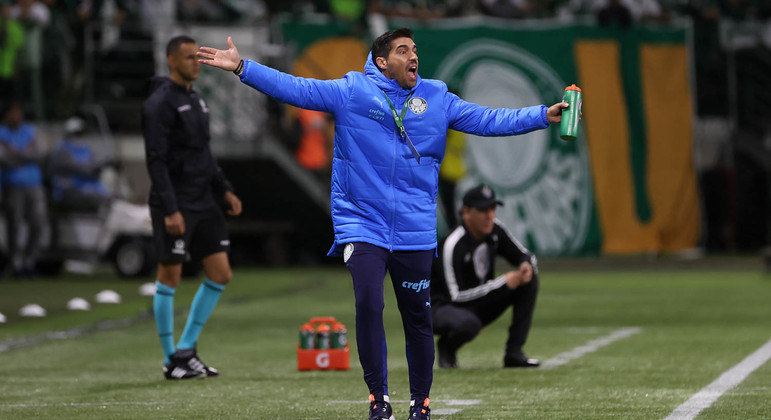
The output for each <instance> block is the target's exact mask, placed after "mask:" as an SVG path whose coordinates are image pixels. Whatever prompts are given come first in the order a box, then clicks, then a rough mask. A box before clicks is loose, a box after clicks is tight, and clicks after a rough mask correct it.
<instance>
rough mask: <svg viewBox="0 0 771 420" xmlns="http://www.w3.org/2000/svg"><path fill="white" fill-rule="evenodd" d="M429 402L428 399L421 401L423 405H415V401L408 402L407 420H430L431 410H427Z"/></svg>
mask: <svg viewBox="0 0 771 420" xmlns="http://www.w3.org/2000/svg"><path fill="white" fill-rule="evenodd" d="M428 403H430V401H429V400H428V398H426V399H425V400H423V404H420V405H417V404H415V400H412V401H410V416H409V417H407V420H431V409H430V408H428Z"/></svg>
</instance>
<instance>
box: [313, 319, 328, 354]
mask: <svg viewBox="0 0 771 420" xmlns="http://www.w3.org/2000/svg"><path fill="white" fill-rule="evenodd" d="M329 335H330V334H329V324H319V326H318V327H316V349H317V350H328V349H329V345H330V343H329V341H330V340H329V338H330V337H329Z"/></svg>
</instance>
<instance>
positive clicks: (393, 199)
mask: <svg viewBox="0 0 771 420" xmlns="http://www.w3.org/2000/svg"><path fill="white" fill-rule="evenodd" d="M394 106H396V105H394ZM402 106H404V104H402ZM394 124H395V123H394ZM396 130H397V131H395V132H394V134H393V135H392V136H391V140H392V142H393V147H392V150H393V153H392V155H391V203H392V207H391V232H390V239H389V241H388V248H389V251H390V252H394V230H395V222H396V191H395V188H394V174H395V173H396V154H397V153H396V152H397V146H398V145H399V139H398V137H399V132H398V130H399V128H398V127H397V128H396ZM394 136H396V138H394Z"/></svg>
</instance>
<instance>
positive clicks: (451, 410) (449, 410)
mask: <svg viewBox="0 0 771 420" xmlns="http://www.w3.org/2000/svg"><path fill="white" fill-rule="evenodd" d="M459 411H463V409H462V408H437V409H436V410H431V414H433V415H435V416H441V415H447V416H449V415H451V414H455V413H457V412H459Z"/></svg>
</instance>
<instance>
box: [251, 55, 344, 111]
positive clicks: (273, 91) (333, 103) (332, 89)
mask: <svg viewBox="0 0 771 420" xmlns="http://www.w3.org/2000/svg"><path fill="white" fill-rule="evenodd" d="M240 77H241V81H242V82H243V83H245V84H247V85H249V86H251V87H253V88H255V89H257V90H259V91H260V92H262V93H264V94H266V95H268V96H270V97H272V98H274V99H276V100H278V101H280V102H285V103H287V104H289V105H292V106H296V107H298V108H305V109H311V110H314V111H323V112H330V113H335V112H336V111H337V110H338V109H340V108H341V107H342V106H343V105H345V103H346V102H347V101H348V97H349V96H350V82H351V80H350V77H348V76H347V75H346V76H345V77H344V78H342V79H333V80H317V79H306V78H304V77H295V76H292V75H290V74H286V73H282V72H280V71H278V70H275V69H272V68H270V67H267V66H263V65H262V64H260V63H257V62H255V61H252V60H245V61H244V70H243V71H242V72H241V76H240Z"/></svg>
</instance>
